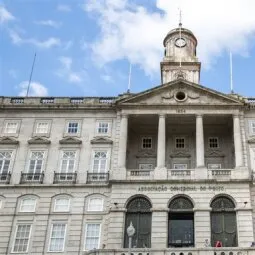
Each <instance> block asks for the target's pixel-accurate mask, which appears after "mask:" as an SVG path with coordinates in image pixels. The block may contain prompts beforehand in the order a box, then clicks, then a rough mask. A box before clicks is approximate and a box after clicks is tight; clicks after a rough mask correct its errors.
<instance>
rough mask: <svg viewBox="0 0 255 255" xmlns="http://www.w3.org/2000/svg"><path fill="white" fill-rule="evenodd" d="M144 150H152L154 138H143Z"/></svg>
mask: <svg viewBox="0 0 255 255" xmlns="http://www.w3.org/2000/svg"><path fill="white" fill-rule="evenodd" d="M142 149H152V138H151V137H143V138H142Z"/></svg>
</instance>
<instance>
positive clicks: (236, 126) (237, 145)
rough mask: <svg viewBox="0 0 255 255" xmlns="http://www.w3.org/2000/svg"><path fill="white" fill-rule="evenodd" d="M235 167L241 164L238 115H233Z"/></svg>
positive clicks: (241, 152) (241, 154) (241, 151)
mask: <svg viewBox="0 0 255 255" xmlns="http://www.w3.org/2000/svg"><path fill="white" fill-rule="evenodd" d="M233 127H234V145H235V158H236V167H239V166H243V150H242V140H241V129H240V118H239V115H234V116H233Z"/></svg>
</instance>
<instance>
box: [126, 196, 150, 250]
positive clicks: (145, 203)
mask: <svg viewBox="0 0 255 255" xmlns="http://www.w3.org/2000/svg"><path fill="white" fill-rule="evenodd" d="M150 209H151V203H150V201H149V200H148V199H146V198H144V197H136V198H134V199H132V200H131V201H130V202H129V203H128V205H127V213H126V224H125V229H124V231H125V240H124V247H126V248H127V247H128V241H129V240H128V235H127V228H128V226H129V225H130V223H131V222H132V224H133V226H134V228H135V234H134V236H133V238H132V247H136V248H146V247H147V248H149V247H151V211H150Z"/></svg>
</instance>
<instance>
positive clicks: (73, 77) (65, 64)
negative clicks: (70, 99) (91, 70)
mask: <svg viewBox="0 0 255 255" xmlns="http://www.w3.org/2000/svg"><path fill="white" fill-rule="evenodd" d="M59 61H60V63H61V68H60V69H58V70H57V71H56V75H57V76H59V77H60V78H63V79H65V80H67V81H68V82H70V83H81V82H82V81H83V75H84V71H79V72H75V71H73V70H72V64H73V60H72V59H71V58H69V57H64V56H62V57H60V58H59Z"/></svg>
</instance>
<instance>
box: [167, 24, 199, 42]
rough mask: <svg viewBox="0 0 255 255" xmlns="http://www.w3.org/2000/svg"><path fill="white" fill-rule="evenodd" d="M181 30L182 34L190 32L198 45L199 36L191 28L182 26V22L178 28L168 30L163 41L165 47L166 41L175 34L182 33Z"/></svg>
mask: <svg viewBox="0 0 255 255" xmlns="http://www.w3.org/2000/svg"><path fill="white" fill-rule="evenodd" d="M180 30H181V33H182V34H188V35H190V36H192V37H193V38H194V40H195V42H196V45H197V38H196V37H195V35H194V34H193V33H192V32H191V30H189V29H187V28H183V27H182V24H181V23H180V26H179V27H178V28H174V29H172V30H170V31H169V32H168V34H167V35H166V37H165V39H164V41H163V44H164V47H165V46H166V41H167V39H168V38H169V37H171V36H173V35H175V34H179V33H180Z"/></svg>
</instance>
